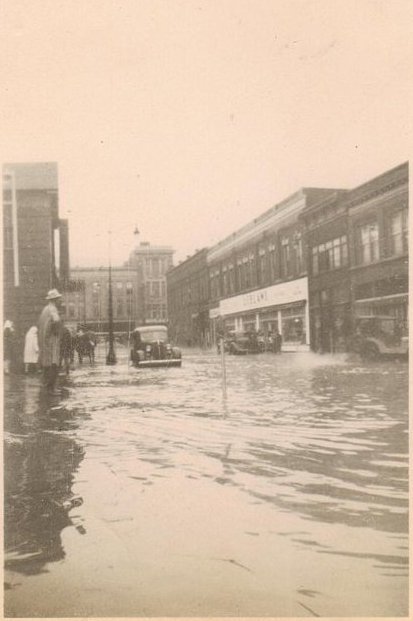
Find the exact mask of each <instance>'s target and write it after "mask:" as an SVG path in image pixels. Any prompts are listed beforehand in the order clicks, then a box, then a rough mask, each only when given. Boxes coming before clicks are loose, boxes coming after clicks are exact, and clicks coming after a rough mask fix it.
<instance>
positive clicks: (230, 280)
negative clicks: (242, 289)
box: [228, 263, 235, 294]
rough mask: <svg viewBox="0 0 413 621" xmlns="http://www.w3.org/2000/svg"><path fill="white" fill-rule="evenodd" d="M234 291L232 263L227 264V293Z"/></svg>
mask: <svg viewBox="0 0 413 621" xmlns="http://www.w3.org/2000/svg"><path fill="white" fill-rule="evenodd" d="M234 292H235V271H234V265H233V263H230V264H229V265H228V293H229V294H231V293H234Z"/></svg>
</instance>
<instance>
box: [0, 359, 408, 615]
mask: <svg viewBox="0 0 413 621" xmlns="http://www.w3.org/2000/svg"><path fill="white" fill-rule="evenodd" d="M117 354H118V359H119V360H118V364H117V366H115V367H108V366H105V364H104V352H103V351H101V352H100V357H99V355H98V357H97V363H96V365H95V366H94V367H90V366H89V365H88V364H86V365H84V366H83V367H82V368H79V367H77V368H76V369H75V370H74V371H73V372H72V374H71V377H70V380H69V382H68V383H67V390H66V391H65V393H64V396H63V398H62V399H56V398H53V399H52V398H49V399H48V398H46V397H45V396H44V395H43V393H42V391H41V388H40V380H39V378H38V377H13V376H11V377H7V378H5V393H6V397H5V398H6V407H5V546H6V553H5V556H6V572H5V581H6V590H5V615H6V616H9V617H24V616H32V617H33V616H43V617H59V616H64V617H72V616H158V617H161V616H194V617H197V616H199V617H201V616H233V617H236V616H292V617H311V616H407V614H408V538H407V531H408V402H407V387H408V367H407V364H406V363H400V362H378V363H368V364H367V363H361V362H360V361H352V362H351V361H346V360H345V359H344V358H339V357H338V358H333V357H330V358H329V357H327V356H326V357H323V356H316V355H313V354H283V355H281V356H276V355H274V354H261V355H257V356H248V357H247V356H240V357H233V356H227V358H226V362H227V383H228V394H227V399H226V400H224V399H223V396H222V385H221V362H220V358H219V356H217V355H216V353H215V352H201V351H199V350H186V351H184V356H183V364H182V368H170V369H162V368H160V369H134V368H129V369H128V367H127V361H126V350H121V349H120V350H118V351H117Z"/></svg>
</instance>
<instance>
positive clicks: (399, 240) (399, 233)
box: [389, 209, 408, 255]
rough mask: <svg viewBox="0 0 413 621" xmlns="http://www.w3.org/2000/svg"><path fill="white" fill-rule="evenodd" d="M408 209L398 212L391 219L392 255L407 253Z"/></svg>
mask: <svg viewBox="0 0 413 621" xmlns="http://www.w3.org/2000/svg"><path fill="white" fill-rule="evenodd" d="M407 229H408V225H407V209H401V210H400V211H397V212H396V213H395V214H393V216H392V217H391V219H390V244H389V245H390V254H391V255H395V254H396V255H398V254H403V253H405V252H407V249H408V240H407Z"/></svg>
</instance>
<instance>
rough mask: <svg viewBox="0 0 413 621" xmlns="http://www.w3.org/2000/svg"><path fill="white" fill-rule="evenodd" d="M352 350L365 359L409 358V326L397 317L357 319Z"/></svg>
mask: <svg viewBox="0 0 413 621" xmlns="http://www.w3.org/2000/svg"><path fill="white" fill-rule="evenodd" d="M355 328H356V329H355V334H354V336H353V337H352V338H351V340H350V349H351V350H352V351H354V352H356V353H358V354H360V355H361V356H362V357H363V358H368V359H373V358H379V357H389V356H392V357H407V356H408V354H409V337H408V333H407V326H406V325H404V324H403V323H402V322H400V321H399V320H398V319H397V318H396V317H391V316H388V315H366V316H360V317H358V318H357V319H356V326H355Z"/></svg>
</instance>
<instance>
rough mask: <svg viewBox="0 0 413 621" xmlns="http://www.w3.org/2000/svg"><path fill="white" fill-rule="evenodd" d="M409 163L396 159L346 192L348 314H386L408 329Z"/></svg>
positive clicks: (355, 315)
mask: <svg viewBox="0 0 413 621" xmlns="http://www.w3.org/2000/svg"><path fill="white" fill-rule="evenodd" d="M408 191H409V166H408V163H407V162H406V163H404V164H401V165H400V166H397V167H396V168H393V169H391V170H389V171H387V172H385V173H383V174H382V175H379V176H378V177H375V178H374V179H372V180H370V181H368V182H367V183H364V184H363V185H361V186H359V187H357V188H355V189H354V190H352V191H351V192H349V194H348V197H347V210H348V220H349V224H348V225H349V241H350V282H351V290H352V313H353V316H354V317H355V318H356V317H359V316H362V315H391V316H394V317H397V318H398V320H399V322H400V325H401V326H403V330H404V331H406V332H407V329H408V325H407V324H408V291H409V288H408V285H409V283H408V280H409V277H408V276H409V268H408V250H409V248H408V208H409V196H408Z"/></svg>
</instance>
